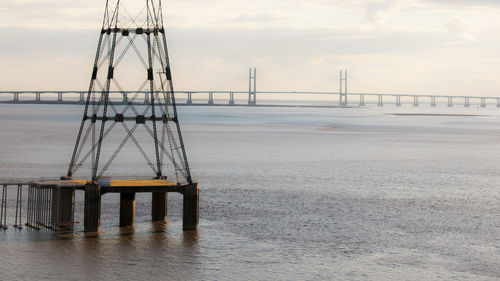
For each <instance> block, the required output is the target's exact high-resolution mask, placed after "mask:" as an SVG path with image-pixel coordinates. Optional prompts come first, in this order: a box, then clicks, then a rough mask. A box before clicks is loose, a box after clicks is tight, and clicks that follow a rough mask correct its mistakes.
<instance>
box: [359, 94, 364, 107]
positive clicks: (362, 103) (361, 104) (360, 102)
mask: <svg viewBox="0 0 500 281" xmlns="http://www.w3.org/2000/svg"><path fill="white" fill-rule="evenodd" d="M359 106H365V95H359Z"/></svg>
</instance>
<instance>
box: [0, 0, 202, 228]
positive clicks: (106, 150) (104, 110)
mask: <svg viewBox="0 0 500 281" xmlns="http://www.w3.org/2000/svg"><path fill="white" fill-rule="evenodd" d="M123 2H124V1H120V0H108V1H107V2H106V8H105V12H104V19H103V23H102V28H101V30H100V33H99V40H98V44H97V51H96V55H95V60H94V66H93V68H92V71H91V80H90V83H89V88H88V91H86V92H84V93H82V92H77V95H79V99H78V102H79V103H82V100H83V101H84V102H83V104H84V110H83V117H82V120H81V124H80V127H79V129H78V134H77V138H76V141H75V146H74V149H73V153H72V156H71V159H70V164H69V166H68V170H67V174H66V175H65V176H64V177H62V178H61V180H57V181H35V182H30V183H29V189H28V206H27V223H26V225H27V226H28V227H31V228H34V229H40V228H42V227H43V228H48V229H52V230H61V229H72V228H73V218H74V201H75V192H76V191H83V192H84V193H85V202H84V204H85V207H84V230H85V231H86V232H98V231H99V230H100V215H101V197H102V196H103V195H104V194H106V193H120V226H133V225H134V214H135V194H136V193H137V192H147V193H151V194H152V209H151V213H152V220H153V221H164V220H165V218H166V214H167V193H168V192H178V193H181V194H182V195H183V200H184V204H183V206H184V207H183V229H184V230H192V229H196V228H197V226H198V208H199V207H198V202H199V199H198V198H199V189H198V183H197V182H194V181H193V179H192V177H191V172H190V169H189V165H188V160H187V156H186V151H185V147H184V142H183V138H182V133H181V128H180V124H179V118H178V114H177V109H176V100H175V92H174V87H173V82H172V73H171V67H170V60H169V57H168V50H167V39H166V35H165V28H164V25H163V15H162V5H161V0H144V4H145V7H144V9H143V10H142V12H141V13H139V14H138V15H137V16H135V17H131V16H130V15H129V11H130V10H127V9H126V8H124V7H123V4H122V3H123ZM124 11H126V12H124ZM125 62H126V64H125ZM134 64H135V67H133V65H134ZM125 69H126V71H124V70H125ZM156 69H161V70H160V71H159V72H154V70H156ZM124 73H126V74H128V76H125V75H124ZM130 77H141V79H136V80H134V79H131V78H130ZM127 88H132V89H133V91H130V90H126V89H127ZM112 93H120V95H121V97H122V99H121V100H119V101H115V100H113V99H112V95H111V94H112ZM143 94H144V96H142V95H143ZM139 96H141V97H143V98H144V99H143V100H141V102H140V105H141V106H140V107H138V105H137V102H136V100H137V98H138V97H139ZM57 97H58V98H57V101H58V102H61V103H63V102H64V101H63V93H62V92H58V93H57ZM14 99H15V102H19V93H15V94H14ZM36 101H37V102H41V92H37V93H36ZM121 154H125V155H126V159H138V160H140V164H137V163H135V165H136V166H134V167H135V168H134V173H135V174H136V175H137V176H126V177H125V178H123V177H121V178H118V177H116V176H117V175H121V176H123V175H124V174H125V175H127V174H129V173H125V172H123V171H121V169H122V167H120V166H116V165H114V166H113V165H112V164H113V162H114V161H115V160H116V158H117V157H118V156H119V155H121ZM141 159H142V160H141ZM113 168H114V169H113ZM143 168H144V169H143ZM144 177H146V178H147V179H144ZM7 186H8V185H7V184H5V185H4V186H3V189H4V194H3V195H2V196H1V198H2V213H0V218H2V219H4V218H5V217H6V216H4V212H3V210H4V208H3V206H4V205H6V202H4V201H3V200H4V199H3V198H6V197H7V196H6V187H7ZM19 186H22V184H19ZM20 188H21V187H20ZM18 194H19V191H18ZM21 196H22V188H21ZM21 202H22V200H21ZM4 203H5V204H4ZM16 212H17V211H16ZM16 215H17V213H16ZM17 224H18V222H17V219H16V225H17ZM3 225H5V222H4V223H3V224H2V226H3Z"/></svg>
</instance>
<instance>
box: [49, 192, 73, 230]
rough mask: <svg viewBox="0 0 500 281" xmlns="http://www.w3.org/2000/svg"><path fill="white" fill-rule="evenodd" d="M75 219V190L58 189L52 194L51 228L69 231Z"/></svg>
mask: <svg viewBox="0 0 500 281" xmlns="http://www.w3.org/2000/svg"><path fill="white" fill-rule="evenodd" d="M74 217H75V190H73V189H60V190H54V191H53V192H52V218H51V220H52V223H51V224H52V227H53V228H54V230H71V229H73V222H74Z"/></svg>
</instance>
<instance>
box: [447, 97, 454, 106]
mask: <svg viewBox="0 0 500 281" xmlns="http://www.w3.org/2000/svg"><path fill="white" fill-rule="evenodd" d="M448 107H453V98H452V97H449V98H448Z"/></svg>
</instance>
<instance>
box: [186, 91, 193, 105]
mask: <svg viewBox="0 0 500 281" xmlns="http://www.w3.org/2000/svg"><path fill="white" fill-rule="evenodd" d="M187 95H188V96H187V102H186V103H187V104H193V93H187Z"/></svg>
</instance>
